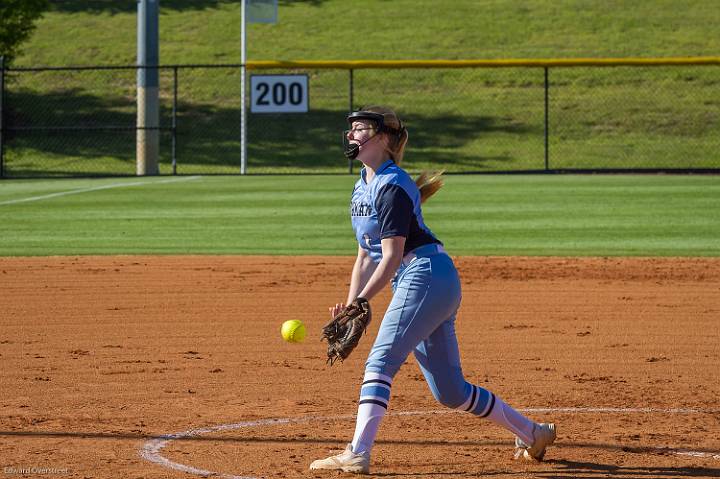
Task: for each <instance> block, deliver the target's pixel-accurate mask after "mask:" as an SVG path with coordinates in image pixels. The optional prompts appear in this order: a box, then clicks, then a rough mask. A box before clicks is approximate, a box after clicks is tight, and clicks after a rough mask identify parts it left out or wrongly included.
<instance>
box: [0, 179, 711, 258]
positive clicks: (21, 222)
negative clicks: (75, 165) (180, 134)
mask: <svg viewBox="0 0 720 479" xmlns="http://www.w3.org/2000/svg"><path fill="white" fill-rule="evenodd" d="M355 179H356V178H355V177H354V176H350V175H325V176H320V175H318V176H246V177H240V176H235V177H227V176H211V177H191V176H184V177H170V178H168V177H160V178H114V179H83V180H78V179H72V180H70V179H64V180H17V181H3V182H0V256H18V255H29V256H39V255H89V254H102V255H109V254H283V255H307V254H314V255H352V254H354V253H355V248H356V245H355V242H354V238H353V234H352V230H351V228H350V222H349V218H348V201H349V195H350V191H351V189H352V185H353V183H354V181H355ZM424 211H425V219H426V221H427V223H428V224H429V226H430V227H431V228H432V229H433V231H434V232H435V233H436V234H437V235H438V236H439V237H440V239H442V240H443V242H444V243H445V245H446V247H447V249H448V250H449V251H450V252H451V254H453V255H553V256H719V255H720V178H718V177H716V176H635V175H628V176H600V175H597V176H575V175H552V176H478V175H467V176H462V175H455V176H448V177H447V178H446V185H445V187H444V188H443V189H442V190H441V191H440V192H439V193H438V194H437V195H436V197H434V198H432V199H431V200H430V201H429V202H428V203H427V204H426V205H425V207H424Z"/></svg>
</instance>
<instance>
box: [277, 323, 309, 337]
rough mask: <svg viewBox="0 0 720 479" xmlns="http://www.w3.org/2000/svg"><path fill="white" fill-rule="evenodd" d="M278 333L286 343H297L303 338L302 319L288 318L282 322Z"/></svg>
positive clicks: (303, 326)
mask: <svg viewBox="0 0 720 479" xmlns="http://www.w3.org/2000/svg"><path fill="white" fill-rule="evenodd" d="M280 334H281V335H282V337H283V339H284V340H285V341H287V342H288V343H299V342H300V341H302V340H303V339H305V325H304V324H303V323H302V321H299V320H297V319H290V320H288V321H285V322H284V323H283V325H282V328H280Z"/></svg>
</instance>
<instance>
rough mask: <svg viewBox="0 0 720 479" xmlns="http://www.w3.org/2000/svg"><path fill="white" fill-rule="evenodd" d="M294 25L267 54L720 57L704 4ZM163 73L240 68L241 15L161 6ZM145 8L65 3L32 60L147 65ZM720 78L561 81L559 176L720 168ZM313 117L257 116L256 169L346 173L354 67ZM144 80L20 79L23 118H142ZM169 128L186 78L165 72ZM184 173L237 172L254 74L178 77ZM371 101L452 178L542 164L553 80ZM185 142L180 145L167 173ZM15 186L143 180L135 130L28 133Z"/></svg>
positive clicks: (342, 9)
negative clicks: (244, 106)
mask: <svg viewBox="0 0 720 479" xmlns="http://www.w3.org/2000/svg"><path fill="white" fill-rule="evenodd" d="M279 3H280V9H279V23H277V24H276V25H263V24H252V25H250V27H249V32H248V44H249V47H248V48H249V49H248V54H249V58H250V59H256V60H260V59H273V60H310V59H312V60H331V59H347V60H362V59H467V58H521V57H527V58H547V57H563V58H572V57H627V56H633V57H634V56H638V57H654V56H696V55H698V56H700V55H718V52H720V48H719V47H720V37H718V35H717V34H716V25H718V24H719V23H720V9H718V8H717V3H716V2H715V1H714V0H704V1H689V2H682V4H680V3H679V2H676V1H664V0H656V1H648V2H626V1H619V0H618V1H604V2H590V1H551V0H535V1H526V2H515V1H466V0H455V1H453V2H437V1H431V0H414V1H410V0H394V1H392V2H386V1H365V2H348V1H341V0H308V1H280V2H279ZM160 30H161V48H160V60H161V63H163V64H192V63H213V64H216V63H237V62H239V61H240V4H239V2H226V1H220V0H206V1H195V0H185V1H181V0H163V1H162V2H161V18H160ZM135 35H136V2H135V1H134V0H126V1H121V2H117V1H100V0H95V1H84V2H75V1H55V2H53V6H52V9H51V11H49V12H48V13H47V14H46V15H45V16H44V18H43V19H42V20H41V21H40V22H39V23H38V28H37V31H36V32H35V34H34V35H33V37H32V38H31V39H30V41H29V42H28V43H27V44H26V45H25V48H24V52H23V54H22V55H21V56H20V57H19V58H18V59H17V61H16V66H17V67H21V66H38V65H53V66H57V65H96V64H102V65H130V64H133V63H134V62H135V55H136V54H135V52H136V44H135ZM719 69H720V67H709V68H698V67H684V68H677V69H669V68H663V69H635V68H608V69H592V68H582V69H572V70H552V71H551V75H550V79H551V103H550V131H551V144H550V146H551V149H550V151H551V167H555V168H577V167H595V168H607V167H629V166H637V167H708V166H715V167H717V166H718V164H719V163H720V160H719V159H718V157H717V154H716V153H715V152H716V151H718V150H720V148H719V147H720V140H719V139H718V138H720V137H719V136H718V135H717V131H718V128H720V114H719V113H718V111H720V108H719V107H720V101H718V100H717V99H718V98H720V80H719V79H718V78H719V77H718V70H719ZM307 73H308V74H310V84H311V109H312V111H311V112H310V113H309V114H307V115H304V116H302V117H298V116H292V115H289V116H288V115H286V116H278V115H275V116H270V115H264V116H263V115H253V116H251V117H250V119H249V124H248V126H249V129H250V138H251V143H250V147H249V148H250V167H251V168H250V171H251V172H252V171H255V172H284V171H306V172H312V171H322V172H341V171H345V170H346V169H347V166H346V164H345V162H344V161H343V160H342V159H341V158H342V157H341V155H339V131H340V130H341V129H342V128H343V114H344V112H345V111H347V108H348V97H347V89H348V75H347V73H346V72H344V71H309V72H307ZM134 79H135V73H134V71H132V70H128V71H104V72H40V73H23V74H20V72H14V73H11V74H10V75H9V80H10V86H9V88H10V92H9V93H8V96H7V102H8V104H9V105H10V108H11V111H10V120H11V123H12V122H14V123H15V124H18V125H25V126H28V125H36V126H37V125H43V126H64V125H88V126H100V125H120V126H129V127H132V125H133V123H134V111H135V110H134V108H135V107H134V81H135V80H134ZM161 89H162V92H161V97H162V101H163V124H164V125H169V124H170V118H169V115H170V109H171V98H172V72H170V71H163V74H162V78H161ZM178 94H179V105H178V106H179V110H178V111H179V117H178V134H179V138H178V146H177V147H178V162H179V171H180V172H182V173H194V172H215V173H227V172H237V171H238V162H239V141H238V139H239V122H240V119H239V99H238V97H239V74H238V71H237V70H236V69H219V70H208V69H188V70H185V69H183V70H180V71H179V91H178ZM354 103H355V105H361V104H367V103H386V104H390V105H392V106H394V107H396V108H397V109H398V110H399V111H400V112H401V113H402V114H403V115H404V116H405V117H406V119H407V122H408V125H409V128H410V129H411V143H410V147H409V151H408V155H407V157H408V166H410V167H411V168H415V169H420V168H431V167H438V168H444V169H447V170H448V171H488V170H507V169H511V170H512V169H527V168H533V169H535V168H541V167H542V165H543V144H544V143H543V72H542V70H538V69H512V70H460V71H449V70H433V71H430V70H411V71H408V70H405V71H388V70H373V71H358V72H356V73H355V98H354ZM169 139H170V136H169V135H168V134H167V133H164V134H163V143H162V147H163V153H162V155H163V156H162V158H163V165H162V171H163V172H168V171H169V166H168V164H169V152H170V148H169V143H170V140H169ZM6 154H7V158H6V171H8V172H9V173H10V174H11V175H13V174H14V175H32V174H34V173H35V172H37V171H38V170H40V171H41V172H42V173H43V174H60V175H64V174H67V173H72V172H76V173H88V172H89V173H99V174H107V173H114V174H117V173H120V174H132V173H133V171H134V168H133V159H134V132H133V131H132V130H127V131H123V132H120V131H105V132H94V133H92V134H88V133H86V132H81V133H71V134H68V133H67V132H64V133H62V134H59V133H57V132H51V133H48V132H37V133H15V134H14V135H13V137H12V138H11V142H10V144H9V145H8V148H7V151H6Z"/></svg>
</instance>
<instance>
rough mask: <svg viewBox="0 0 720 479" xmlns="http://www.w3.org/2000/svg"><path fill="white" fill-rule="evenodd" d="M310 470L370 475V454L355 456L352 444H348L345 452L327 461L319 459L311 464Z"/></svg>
mask: <svg viewBox="0 0 720 479" xmlns="http://www.w3.org/2000/svg"><path fill="white" fill-rule="evenodd" d="M310 469H311V470H315V469H329V470H334V471H343V472H352V473H355V474H368V473H369V472H370V454H369V453H367V452H365V453H363V454H355V453H354V452H353V450H352V444H348V445H347V447H346V448H345V450H344V451H343V452H341V453H340V454H338V455H336V456H330V457H328V458H327V459H318V460H317V461H313V462H312V464H310Z"/></svg>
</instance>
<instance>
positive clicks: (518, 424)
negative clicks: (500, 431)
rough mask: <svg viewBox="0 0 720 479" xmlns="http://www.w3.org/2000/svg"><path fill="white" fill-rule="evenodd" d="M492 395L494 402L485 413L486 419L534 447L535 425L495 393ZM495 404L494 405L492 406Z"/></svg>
mask: <svg viewBox="0 0 720 479" xmlns="http://www.w3.org/2000/svg"><path fill="white" fill-rule="evenodd" d="M490 395H491V396H492V399H493V400H494V401H493V400H491V401H490V402H491V404H490V405H489V407H490V409H489V410H488V411H487V412H486V413H485V415H486V417H487V418H488V419H489V420H491V421H492V422H494V423H495V424H499V425H500V426H502V427H504V428H505V429H507V430H509V431H511V432H512V433H514V434H515V435H516V436H517V437H519V438H520V439H522V440H523V442H524V443H525V444H527V445H528V446H532V444H533V442H535V438H534V437H533V429H534V428H535V423H534V422H532V421H531V420H530V419H528V418H526V417H525V416H523V415H522V414H520V413H519V412H517V411H516V410H515V409H513V408H512V407H510V406H508V405H507V404H505V403H504V402H503V400H502V399H500V398H499V397H497V396H495V395H494V394H493V393H490ZM493 402H494V404H492V403H493Z"/></svg>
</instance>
